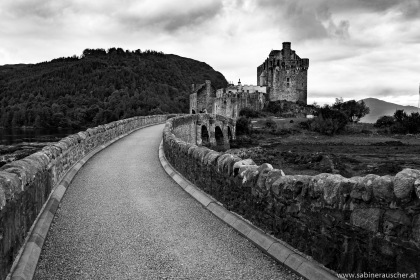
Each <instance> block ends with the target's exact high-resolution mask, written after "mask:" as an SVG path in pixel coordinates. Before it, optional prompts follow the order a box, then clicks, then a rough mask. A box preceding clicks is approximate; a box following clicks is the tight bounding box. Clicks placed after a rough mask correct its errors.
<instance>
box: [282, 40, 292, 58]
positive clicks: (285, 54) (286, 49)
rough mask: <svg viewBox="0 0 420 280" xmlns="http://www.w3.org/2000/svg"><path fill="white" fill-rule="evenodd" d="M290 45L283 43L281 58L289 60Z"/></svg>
mask: <svg viewBox="0 0 420 280" xmlns="http://www.w3.org/2000/svg"><path fill="white" fill-rule="evenodd" d="M290 47H291V43H290V42H283V58H284V59H290V54H291V49H290Z"/></svg>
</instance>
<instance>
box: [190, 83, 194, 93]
mask: <svg viewBox="0 0 420 280" xmlns="http://www.w3.org/2000/svg"><path fill="white" fill-rule="evenodd" d="M194 90H195V84H192V85H191V91H192V92H194Z"/></svg>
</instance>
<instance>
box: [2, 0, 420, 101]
mask: <svg viewBox="0 0 420 280" xmlns="http://www.w3.org/2000/svg"><path fill="white" fill-rule="evenodd" d="M285 41H289V42H291V43H292V49H294V50H296V53H297V54H298V55H299V56H300V57H301V58H309V59H310V67H309V78H308V102H309V103H312V102H314V101H316V102H318V103H319V104H324V103H332V102H334V99H335V98H337V97H343V98H344V100H349V99H356V100H359V99H362V98H366V97H376V98H379V99H383V100H386V101H390V102H394V103H398V104H402V105H412V106H417V102H418V96H419V83H420V0H306V1H304V0H258V1H257V0H137V1H136V0H89V1H84V0H1V1H0V65H2V64H15V63H37V62H41V61H46V60H51V59H53V58H57V57H62V56H71V55H74V54H76V55H80V54H81V53H82V51H83V50H84V49H85V48H105V49H107V48H110V47H121V48H124V49H130V50H135V49H141V50H146V49H153V50H157V51H163V52H164V53H173V54H177V55H180V56H185V57H189V58H193V59H196V60H200V61H204V62H206V63H208V64H209V65H211V66H212V67H213V68H214V69H215V70H217V71H220V72H221V73H223V74H224V75H225V77H226V79H227V80H229V81H234V82H235V83H236V82H237V81H238V79H239V78H240V79H241V81H242V83H243V84H256V83H257V78H256V72H257V70H256V68H257V66H258V65H260V64H261V63H262V62H263V61H264V60H265V58H266V57H267V56H268V54H269V52H270V51H271V50H272V49H281V48H282V42H285Z"/></svg>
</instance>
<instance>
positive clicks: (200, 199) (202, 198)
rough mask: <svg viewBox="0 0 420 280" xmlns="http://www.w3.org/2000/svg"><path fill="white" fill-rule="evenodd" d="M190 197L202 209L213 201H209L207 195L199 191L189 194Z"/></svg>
mask: <svg viewBox="0 0 420 280" xmlns="http://www.w3.org/2000/svg"><path fill="white" fill-rule="evenodd" d="M191 196H192V197H194V198H195V199H196V200H197V201H198V202H200V203H201V204H202V205H203V206H204V207H207V206H208V205H209V204H210V203H211V202H213V199H211V198H210V197H209V196H208V195H206V194H205V193H203V192H202V191H200V190H196V191H195V192H193V193H191Z"/></svg>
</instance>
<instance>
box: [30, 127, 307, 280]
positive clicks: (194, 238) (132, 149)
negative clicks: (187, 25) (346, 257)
mask: <svg viewBox="0 0 420 280" xmlns="http://www.w3.org/2000/svg"><path fill="white" fill-rule="evenodd" d="M162 129H163V125H157V126H152V127H148V128H145V129H141V130H139V131H137V132H135V133H133V134H131V135H129V136H127V137H125V138H123V139H121V140H120V141H118V142H116V143H114V144H113V145H111V146H109V147H108V148H106V149H105V150H103V151H102V152H100V153H98V154H97V155H96V156H94V157H92V158H91V159H90V160H89V161H88V162H87V163H86V164H85V165H84V167H83V168H82V169H81V170H80V171H79V173H78V174H77V175H76V177H75V178H74V180H73V182H72V183H71V185H70V186H69V188H68V190H67V192H66V194H65V196H64V198H63V200H62V202H61V204H60V208H59V209H58V211H57V214H56V216H55V218H54V221H53V223H52V225H51V228H50V231H49V233H48V237H47V240H46V242H45V244H44V247H43V250H42V253H41V257H40V260H39V263H38V267H37V271H36V274H35V277H34V279H72V280H74V279H300V278H299V277H297V276H296V275H295V274H294V273H293V272H291V271H290V270H288V269H286V268H284V267H283V266H281V265H279V264H276V262H275V261H274V260H272V259H271V258H270V257H268V256H266V255H264V254H263V253H262V252H260V251H259V250H258V249H257V248H256V247H255V246H254V245H253V244H252V243H250V242H249V241H248V240H246V239H245V238H243V237H241V236H240V235H239V234H237V233H236V232H235V231H234V230H233V229H232V228H230V227H229V226H227V225H225V224H224V223H223V222H222V221H220V220H219V219H218V218H216V217H215V216H213V215H212V214H211V213H210V212H209V211H207V210H206V209H205V208H203V207H202V206H201V205H200V204H199V203H198V202H196V201H195V200H194V199H193V198H191V197H190V196H189V195H188V194H187V193H185V192H184V191H183V190H182V189H181V188H180V187H179V186H178V185H177V184H176V183H175V182H174V181H173V180H172V179H171V178H170V177H169V176H168V175H167V174H166V173H165V171H164V170H163V168H162V167H161V165H160V163H159V158H158V147H159V143H160V140H161V134H162Z"/></svg>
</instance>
